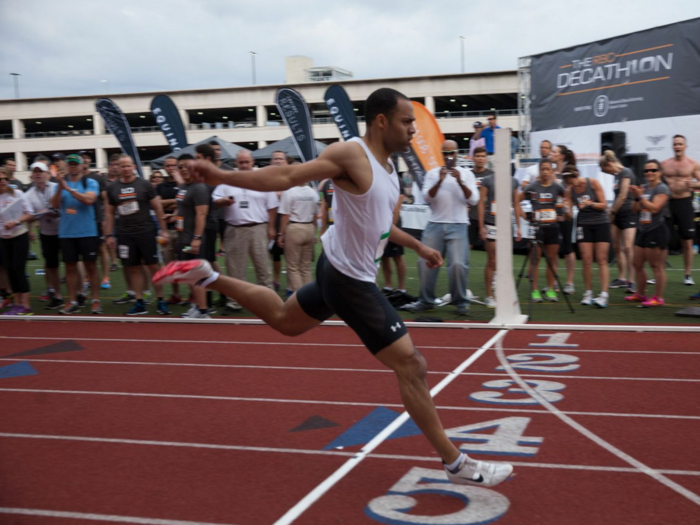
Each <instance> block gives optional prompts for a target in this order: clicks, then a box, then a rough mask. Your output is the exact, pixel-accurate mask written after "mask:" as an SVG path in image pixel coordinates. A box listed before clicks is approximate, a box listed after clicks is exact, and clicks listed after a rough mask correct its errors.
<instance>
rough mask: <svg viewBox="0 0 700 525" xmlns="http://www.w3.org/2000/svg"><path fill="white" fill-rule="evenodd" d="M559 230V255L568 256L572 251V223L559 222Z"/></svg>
mask: <svg viewBox="0 0 700 525" xmlns="http://www.w3.org/2000/svg"><path fill="white" fill-rule="evenodd" d="M559 228H560V233H561V245H560V246H559V255H569V254H570V253H572V252H573V251H574V242H573V239H572V238H571V235H572V234H573V232H574V221H573V220H571V221H564V222H560V223H559ZM545 244H546V243H545ZM552 244H554V243H552Z"/></svg>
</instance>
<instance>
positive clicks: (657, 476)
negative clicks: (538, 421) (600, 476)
mask: <svg viewBox="0 0 700 525" xmlns="http://www.w3.org/2000/svg"><path fill="white" fill-rule="evenodd" d="M500 342H501V340H500V339H497V340H496V355H497V356H498V360H499V361H500V363H501V366H502V367H503V368H504V369H505V370H506V372H508V375H509V376H510V377H511V378H512V379H513V381H515V382H516V383H517V384H518V386H520V388H522V389H523V390H524V391H525V392H526V393H527V394H528V395H529V396H530V397H532V398H533V399H535V400H536V401H537V402H538V403H539V404H540V405H542V406H543V407H545V408H546V409H547V410H549V411H550V412H551V413H552V414H553V415H555V416H556V417H558V418H559V419H560V420H562V421H563V422H564V423H566V424H567V425H569V426H570V427H571V428H573V429H574V430H576V431H578V432H579V433H581V434H582V435H584V436H585V437H587V438H588V439H590V440H591V441H593V442H594V443H595V444H596V445H598V446H600V447H602V448H603V449H605V450H607V451H608V452H610V453H611V454H613V455H615V456H617V457H618V458H619V459H621V460H622V461H624V462H625V463H627V464H629V465H631V466H632V467H634V468H636V469H637V470H639V471H641V472H643V473H644V474H646V475H648V476H649V477H651V478H652V479H654V480H656V481H658V482H659V483H661V484H662V485H665V486H666V487H668V488H670V489H671V490H673V491H675V492H677V493H678V494H680V495H681V496H683V497H685V498H687V499H689V500H690V501H692V502H693V503H695V504H696V505H700V496H698V495H697V494H695V493H694V492H692V491H690V490H688V489H686V488H685V487H683V486H682V485H679V484H678V483H676V482H675V481H673V480H671V479H669V478H667V477H666V476H664V475H663V474H661V473H660V472H659V471H658V470H655V469H652V468H651V467H648V466H647V465H645V464H644V463H642V462H641V461H639V460H637V459H635V458H633V457H632V456H630V455H629V454H627V453H625V452H623V451H622V450H620V449H619V448H617V447H616V446H614V445H612V444H611V443H608V442H607V441H605V440H604V439H603V438H601V437H599V436H598V435H597V434H594V433H593V432H591V431H590V430H588V429H587V428H586V427H584V426H583V425H581V424H580V423H577V422H576V421H574V420H573V419H571V418H570V417H569V416H567V415H566V414H563V413H562V412H560V411H559V409H558V408H557V407H555V406H554V405H552V404H551V403H550V402H549V401H547V400H546V399H545V398H544V397H542V395H541V394H540V393H539V392H537V391H536V390H534V389H533V388H532V387H531V386H530V385H528V384H527V383H526V382H525V381H524V380H523V379H522V378H521V377H520V376H519V375H518V373H517V372H516V371H515V370H514V369H513V367H512V366H511V364H510V362H509V361H508V360H507V359H506V356H505V352H504V351H503V347H502V346H500V345H499V343H500Z"/></svg>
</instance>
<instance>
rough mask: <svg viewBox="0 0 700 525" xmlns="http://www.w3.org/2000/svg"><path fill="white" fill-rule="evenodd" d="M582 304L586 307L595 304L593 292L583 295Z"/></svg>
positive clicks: (589, 291)
mask: <svg viewBox="0 0 700 525" xmlns="http://www.w3.org/2000/svg"><path fill="white" fill-rule="evenodd" d="M581 304H582V305H584V306H591V305H592V304H593V291H592V290H586V292H585V293H584V294H583V299H581Z"/></svg>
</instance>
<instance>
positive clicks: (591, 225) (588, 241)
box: [562, 166, 610, 308]
mask: <svg viewBox="0 0 700 525" xmlns="http://www.w3.org/2000/svg"><path fill="white" fill-rule="evenodd" d="M562 178H563V179H564V182H565V183H566V186H567V190H566V196H567V199H568V200H569V201H570V202H571V203H572V206H574V207H576V208H577V209H578V216H577V221H576V222H577V228H576V239H577V240H578V247H579V252H580V253H581V262H582V263H583V282H584V284H585V290H584V293H583V299H582V300H581V304H583V305H585V306H591V305H594V306H597V307H599V308H607V306H608V284H609V283H610V268H609V267H608V257H609V255H610V217H609V216H608V211H607V208H608V205H607V202H606V201H605V193H604V192H603V187H602V186H601V185H600V182H598V181H597V180H595V179H582V178H580V177H579V172H578V170H577V169H576V166H566V167H565V168H564V171H563V172H562ZM594 258H595V261H596V263H597V264H598V275H599V277H600V295H599V296H598V297H596V298H595V299H594V298H593V259H594Z"/></svg>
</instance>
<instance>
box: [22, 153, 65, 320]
mask: <svg viewBox="0 0 700 525" xmlns="http://www.w3.org/2000/svg"><path fill="white" fill-rule="evenodd" d="M29 170H30V171H31V172H32V183H33V185H32V187H31V188H30V189H29V190H28V191H27V193H26V194H25V198H26V199H27V200H28V201H29V203H30V204H31V205H32V208H34V211H35V213H36V215H37V216H38V218H39V239H40V240H41V253H42V254H43V256H44V271H45V274H44V275H45V279H46V286H47V288H48V297H49V303H48V304H47V305H46V308H48V309H49V310H57V309H58V308H61V307H63V306H64V301H63V296H62V295H61V280H60V277H59V273H58V264H59V259H58V255H59V253H60V247H59V240H58V225H59V215H58V213H57V212H56V211H55V210H53V209H52V208H51V197H53V196H54V194H55V193H56V190H57V189H58V184H57V183H55V182H51V181H50V180H49V177H50V175H51V174H50V173H49V166H48V165H47V164H46V163H45V162H34V164H32V165H31V166H29Z"/></svg>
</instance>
